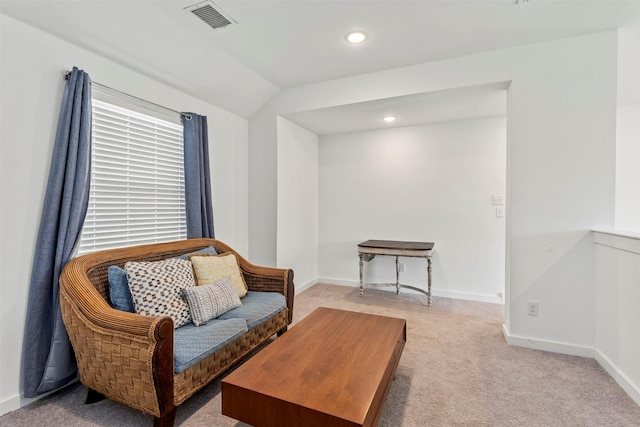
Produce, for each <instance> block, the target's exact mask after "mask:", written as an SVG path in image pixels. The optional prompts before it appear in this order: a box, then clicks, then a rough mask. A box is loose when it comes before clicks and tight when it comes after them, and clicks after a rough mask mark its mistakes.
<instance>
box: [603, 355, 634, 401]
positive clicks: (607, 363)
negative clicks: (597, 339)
mask: <svg viewBox="0 0 640 427" xmlns="http://www.w3.org/2000/svg"><path fill="white" fill-rule="evenodd" d="M595 359H596V360H597V361H598V363H599V364H600V366H602V368H604V370H605V371H607V373H608V374H609V375H611V377H612V378H613V379H614V380H616V382H617V383H618V385H619V386H620V387H622V389H623V390H624V391H626V392H627V394H628V395H629V396H630V397H631V398H632V399H633V400H634V401H635V402H636V403H637V404H638V406H640V385H638V384H634V383H633V381H631V379H629V377H627V376H626V375H625V374H624V373H623V372H621V371H620V369H618V367H617V366H616V365H615V364H614V363H613V362H611V360H609V358H608V357H607V356H605V355H604V354H602V353H600V351H599V350H595Z"/></svg>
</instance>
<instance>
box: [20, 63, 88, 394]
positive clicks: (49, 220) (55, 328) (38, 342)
mask: <svg viewBox="0 0 640 427" xmlns="http://www.w3.org/2000/svg"><path fill="white" fill-rule="evenodd" d="M90 163H91V85H90V80H89V76H88V75H87V73H85V72H84V71H82V70H78V69H77V68H76V67H74V68H73V70H72V71H71V73H70V74H69V76H68V78H67V82H66V85H65V89H64V94H63V98H62V106H61V108H60V117H59V119H58V129H57V131H56V139H55V145H54V147H53V157H52V159H51V169H50V171H49V182H48V184H47V191H46V194H45V199H44V206H43V209H42V216H41V219H40V230H39V232H38V240H37V242H36V251H35V256H34V260H33V268H32V271H31V283H30V288H29V300H28V305H27V318H26V324H25V335H24V342H23V348H22V357H23V373H24V395H25V396H26V397H35V396H37V395H39V394H42V393H45V392H47V391H51V390H55V389H57V388H60V387H62V386H63V385H65V384H67V383H69V382H70V381H72V380H73V379H75V378H76V372H77V366H76V361H75V358H74V355H73V351H72V348H71V343H70V342H69V337H68V335H67V331H66V329H65V327H64V324H63V323H62V315H61V313H60V292H59V284H58V279H59V277H60V272H61V271H62V268H63V267H64V265H65V264H66V263H67V261H69V259H70V258H71V256H72V254H73V250H74V246H75V245H76V243H77V241H78V238H79V236H80V231H81V230H82V224H83V222H84V218H85V214H86V212H87V204H88V200H89V180H90Z"/></svg>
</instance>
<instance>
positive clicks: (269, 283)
mask: <svg viewBox="0 0 640 427" xmlns="http://www.w3.org/2000/svg"><path fill="white" fill-rule="evenodd" d="M213 246H214V247H215V249H216V251H218V253H225V252H233V253H234V254H236V256H237V258H238V262H239V264H240V270H241V271H242V276H243V277H244V281H245V282H246V284H247V287H248V288H249V290H250V291H256V292H278V293H281V294H282V295H284V296H285V298H286V300H287V308H288V309H289V324H291V322H292V319H293V301H294V295H295V285H294V284H293V270H288V269H284V268H274V267H262V266H258V265H255V264H252V263H250V262H249V261H247V260H246V259H245V258H243V257H242V255H240V254H239V253H237V252H236V251H234V250H233V249H232V248H231V247H229V246H227V245H226V244H224V243H223V242H221V241H219V240H216V241H215V244H214V245H213Z"/></svg>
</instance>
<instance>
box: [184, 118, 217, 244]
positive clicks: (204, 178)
mask: <svg viewBox="0 0 640 427" xmlns="http://www.w3.org/2000/svg"><path fill="white" fill-rule="evenodd" d="M182 124H183V126H184V133H183V134H184V187H185V204H186V211H187V212H186V213H187V238H189V239H191V238H197V237H210V238H214V237H215V233H214V229H213V206H212V203H211V178H210V173H209V137H208V127H207V117H206V116H200V115H198V114H195V113H183V114H182Z"/></svg>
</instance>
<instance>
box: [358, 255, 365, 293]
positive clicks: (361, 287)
mask: <svg viewBox="0 0 640 427" xmlns="http://www.w3.org/2000/svg"><path fill="white" fill-rule="evenodd" d="M362 256H363V254H358V257H359V258H360V298H364V286H363V284H362Z"/></svg>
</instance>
